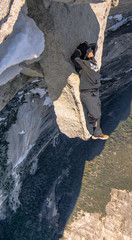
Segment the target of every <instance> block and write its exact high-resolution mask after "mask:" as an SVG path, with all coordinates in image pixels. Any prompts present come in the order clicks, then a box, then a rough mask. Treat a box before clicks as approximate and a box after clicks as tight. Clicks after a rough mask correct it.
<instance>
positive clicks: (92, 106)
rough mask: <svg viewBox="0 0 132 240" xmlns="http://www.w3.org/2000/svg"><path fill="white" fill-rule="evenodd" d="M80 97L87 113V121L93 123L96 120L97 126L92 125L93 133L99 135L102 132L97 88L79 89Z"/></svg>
mask: <svg viewBox="0 0 132 240" xmlns="http://www.w3.org/2000/svg"><path fill="white" fill-rule="evenodd" d="M80 98H81V101H82V103H83V104H84V105H85V107H86V109H87V114H88V122H89V123H90V124H91V125H93V124H94V123H95V122H96V121H97V127H96V128H95V127H93V135H94V136H99V135H101V133H102V130H101V128H100V118H101V101H100V98H99V90H94V91H89V90H84V91H80Z"/></svg>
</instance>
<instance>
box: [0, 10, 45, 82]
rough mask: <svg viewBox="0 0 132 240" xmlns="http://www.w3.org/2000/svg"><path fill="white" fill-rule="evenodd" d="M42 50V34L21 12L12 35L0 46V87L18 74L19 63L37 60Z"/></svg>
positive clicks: (31, 20)
mask: <svg viewBox="0 0 132 240" xmlns="http://www.w3.org/2000/svg"><path fill="white" fill-rule="evenodd" d="M43 50H44V34H43V33H42V31H40V30H39V28H38V27H37V25H36V23H35V22H34V20H33V19H31V18H29V17H28V16H26V15H25V14H24V13H22V12H21V13H20V15H19V18H18V20H17V22H16V24H15V26H14V31H13V33H12V34H11V35H10V36H9V37H7V39H6V40H5V41H4V42H3V43H2V44H1V45H0V85H3V84H5V83H6V82H7V81H9V80H10V79H12V78H14V77H15V76H16V75H17V74H19V73H20V71H21V67H19V65H18V64H19V63H21V62H23V61H25V60H31V59H35V58H38V57H39V56H40V54H41V53H42V51H43ZM16 65H17V66H16Z"/></svg>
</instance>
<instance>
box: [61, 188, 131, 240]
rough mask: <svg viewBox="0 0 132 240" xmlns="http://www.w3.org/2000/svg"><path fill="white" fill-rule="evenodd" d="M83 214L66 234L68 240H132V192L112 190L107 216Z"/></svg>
mask: <svg viewBox="0 0 132 240" xmlns="http://www.w3.org/2000/svg"><path fill="white" fill-rule="evenodd" d="M100 217H101V215H100V214H99V213H86V212H82V213H80V215H78V217H77V219H75V220H74V222H73V223H72V224H71V225H70V229H69V231H66V232H65V234H64V237H65V239H67V240H82V239H83V240H87V239H89V240H103V239H106V240H115V239H116V240H121V239H126V240H131V238H132V226H131V222H132V192H127V191H126V190H124V191H122V190H117V189H112V191H111V201H110V202H109V203H108V204H107V206H106V216H105V217H103V218H100Z"/></svg>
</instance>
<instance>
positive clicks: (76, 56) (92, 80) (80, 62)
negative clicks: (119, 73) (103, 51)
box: [71, 49, 101, 90]
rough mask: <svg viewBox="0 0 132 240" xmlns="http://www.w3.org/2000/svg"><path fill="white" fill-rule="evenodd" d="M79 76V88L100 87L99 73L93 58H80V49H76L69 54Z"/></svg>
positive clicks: (92, 88)
mask: <svg viewBox="0 0 132 240" xmlns="http://www.w3.org/2000/svg"><path fill="white" fill-rule="evenodd" d="M71 60H72V62H73V63H74V66H75V69H76V71H77V73H79V77H80V90H94V89H99V87H100V85H101V84H100V74H99V70H98V66H97V62H96V60H95V59H94V58H89V59H81V51H80V50H79V49H76V50H75V52H74V53H73V54H72V56H71Z"/></svg>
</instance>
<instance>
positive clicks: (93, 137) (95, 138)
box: [92, 136, 109, 140]
mask: <svg viewBox="0 0 132 240" xmlns="http://www.w3.org/2000/svg"><path fill="white" fill-rule="evenodd" d="M108 138H109V137H107V138H102V137H95V136H92V139H94V140H97V139H101V140H107V139H108Z"/></svg>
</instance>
